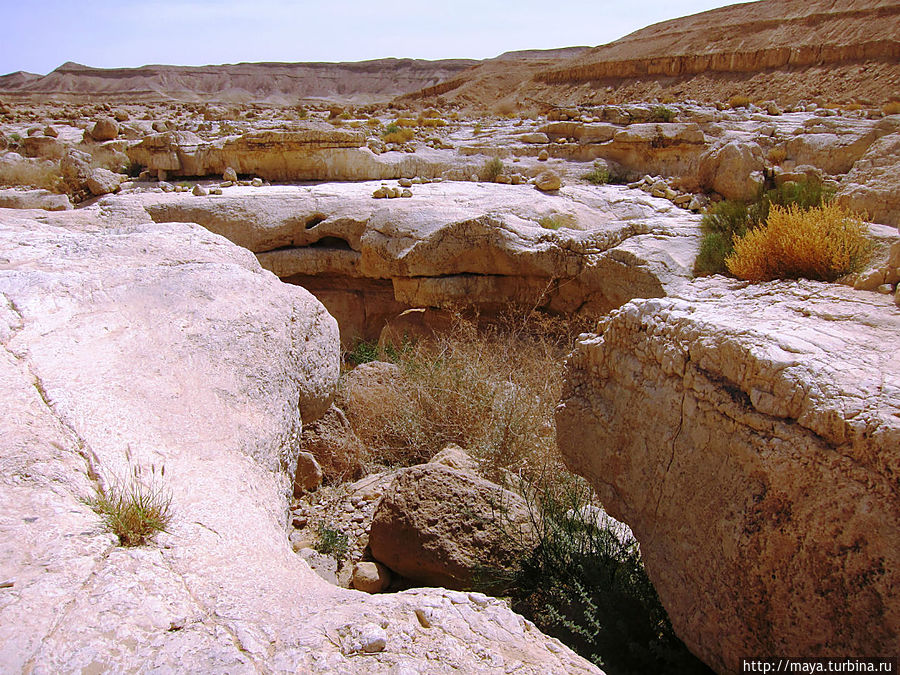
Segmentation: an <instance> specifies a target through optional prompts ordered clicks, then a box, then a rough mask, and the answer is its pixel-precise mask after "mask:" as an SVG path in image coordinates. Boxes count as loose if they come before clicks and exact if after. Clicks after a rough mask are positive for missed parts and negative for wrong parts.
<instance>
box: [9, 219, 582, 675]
mask: <svg viewBox="0 0 900 675" xmlns="http://www.w3.org/2000/svg"><path fill="white" fill-rule="evenodd" d="M132 216H133V217H129V214H128V213H127V211H124V210H122V209H118V210H117V209H116V207H115V206H112V207H110V206H109V205H107V206H105V207H90V208H86V209H80V210H77V211H67V212H61V213H58V214H57V213H47V214H43V215H41V216H40V217H39V218H38V217H35V214H33V213H30V212H5V213H3V214H2V221H0V342H2V347H3V348H2V349H0V390H2V396H3V400H4V414H3V415H2V416H0V438H2V441H0V468H2V471H0V482H2V485H3V487H2V489H0V513H2V514H3V518H2V523H0V541H2V545H0V551H3V553H2V554H0V582H2V583H0V594H2V603H0V624H2V625H3V626H4V629H3V631H0V663H3V664H4V667H5V668H8V669H11V670H15V671H20V670H34V671H35V672H71V671H82V670H93V671H113V672H124V671H133V670H140V669H147V668H152V669H158V670H162V671H175V670H177V671H179V672H209V671H211V670H212V671H230V672H250V671H259V670H262V671H266V672H307V671H316V672H322V671H329V672H363V671H365V672H372V671H373V670H375V671H391V670H395V671H403V670H404V669H407V670H409V669H413V670H417V669H419V668H420V667H422V666H423V664H426V663H427V664H428V665H427V668H428V669H429V671H431V672H450V671H454V670H455V671H460V670H461V671H467V672H479V671H481V670H487V669H489V668H512V669H515V668H518V669H520V671H521V672H532V673H542V672H547V671H556V672H579V673H589V672H598V671H597V670H596V669H595V668H593V667H592V666H590V665H589V664H588V663H587V662H585V661H584V660H582V659H579V658H578V657H576V656H575V655H574V654H572V652H570V651H569V650H568V649H566V648H564V647H562V645H560V644H559V643H558V642H557V641H555V640H551V639H548V638H547V637H545V636H544V635H542V634H541V633H540V632H538V631H537V630H536V629H535V628H534V627H533V626H532V625H531V624H529V623H527V622H525V621H524V620H523V619H522V618H521V617H519V616H517V615H515V614H513V613H512V612H511V611H510V610H509V609H507V608H506V606H505V605H504V604H503V603H502V602H500V601H498V600H493V599H489V598H487V597H485V596H482V595H479V594H465V593H453V592H450V591H442V590H428V591H410V592H406V593H402V594H398V595H392V596H368V595H365V594H362V593H360V592H358V591H345V590H342V589H338V588H335V587H333V586H331V585H329V584H327V583H325V582H324V581H321V580H320V579H319V577H318V576H316V575H315V574H314V573H313V572H312V571H311V570H310V569H309V567H308V566H307V565H306V563H305V562H303V560H301V559H300V557H299V556H297V555H296V554H295V553H293V551H292V550H291V548H290V546H289V544H288V539H287V536H286V522H285V521H286V517H287V498H288V495H289V492H290V483H291V474H290V469H291V467H292V465H295V464H296V458H297V453H298V452H299V444H298V435H299V433H300V430H301V421H302V422H307V421H310V420H314V419H315V418H316V417H317V416H319V415H321V414H322V413H323V411H324V410H325V409H326V408H327V406H328V404H329V401H330V398H331V393H332V390H333V387H334V385H335V382H336V379H337V375H338V340H337V328H336V325H335V322H334V320H333V319H332V318H331V317H330V316H329V315H328V314H327V312H325V311H324V309H323V307H322V306H321V304H319V303H318V302H317V301H316V300H315V299H314V298H313V297H312V296H311V295H309V294H308V293H307V292H306V291H304V290H302V289H300V288H298V287H296V286H290V285H285V284H281V283H280V282H278V280H277V279H276V278H275V277H274V276H273V275H272V274H270V273H269V272H266V271H264V270H262V269H261V268H260V267H259V265H258V263H257V261H256V260H255V259H254V257H253V255H252V254H251V253H249V252H248V251H246V250H242V249H240V248H238V247H236V246H234V245H233V244H231V243H230V242H228V241H227V240H225V239H224V238H222V237H220V236H217V235H215V234H212V233H210V232H208V231H207V230H205V229H204V228H201V227H199V226H197V225H191V224H186V223H159V224H156V223H152V222H149V220H148V219H147V217H146V215H144V216H143V221H141V219H140V214H138V213H133V214H132ZM163 466H164V467H165V472H164V473H163V474H160V471H161V467H163ZM136 467H140V468H141V469H143V471H144V472H145V473H144V474H143V475H147V474H148V473H149V472H150V471H151V470H153V474H154V475H155V476H157V477H158V478H159V479H160V480H162V483H161V486H162V487H163V488H164V489H165V490H166V491H167V493H169V494H171V498H172V501H171V509H172V513H173V517H172V520H171V522H170V523H169V525H168V526H167V527H166V531H165V532H162V533H159V534H157V535H156V536H155V537H154V538H152V539H151V541H150V543H148V544H147V545H144V546H140V547H131V548H128V547H122V546H120V545H118V541H117V538H116V537H115V536H114V535H113V534H112V533H110V532H109V531H107V529H106V528H105V527H104V525H103V524H102V522H101V518H100V516H98V515H97V514H96V513H94V512H93V511H92V510H91V508H90V507H89V506H88V505H87V503H86V501H87V500H89V499H90V498H91V497H92V495H95V494H96V491H97V489H98V487H99V486H100V485H105V486H107V489H109V488H110V486H112V485H113V484H114V483H115V481H116V480H120V481H128V480H129V477H130V476H131V475H132V472H133V470H134V469H135V468H136ZM362 653H365V654H368V655H369V656H368V657H367V658H366V659H357V658H355V657H356V656H357V655H359V654H362Z"/></svg>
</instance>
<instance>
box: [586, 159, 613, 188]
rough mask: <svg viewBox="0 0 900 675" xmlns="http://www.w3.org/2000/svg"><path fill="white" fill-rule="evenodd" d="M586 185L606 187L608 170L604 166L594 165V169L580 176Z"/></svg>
mask: <svg viewBox="0 0 900 675" xmlns="http://www.w3.org/2000/svg"><path fill="white" fill-rule="evenodd" d="M582 178H584V179H585V180H586V181H587V182H588V183H591V184H592V185H606V184H607V183H609V178H610V176H609V169H607V168H606V167H605V166H600V165H596V164H595V165H594V168H593V169H591V170H590V171H589V172H588V173H586V174H584V176H582Z"/></svg>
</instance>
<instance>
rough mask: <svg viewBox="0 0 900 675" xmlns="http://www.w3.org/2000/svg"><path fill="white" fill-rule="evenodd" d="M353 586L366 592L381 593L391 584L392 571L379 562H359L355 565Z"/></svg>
mask: <svg viewBox="0 0 900 675" xmlns="http://www.w3.org/2000/svg"><path fill="white" fill-rule="evenodd" d="M352 581H353V588H355V589H356V590H358V591H364V592H366V593H381V592H382V591H384V590H387V587H388V586H390V585H391V573H390V570H388V568H387V567H385V566H384V565H382V564H380V563H377V562H368V561H364V562H358V563H356V564H355V565H354V566H353V580H352Z"/></svg>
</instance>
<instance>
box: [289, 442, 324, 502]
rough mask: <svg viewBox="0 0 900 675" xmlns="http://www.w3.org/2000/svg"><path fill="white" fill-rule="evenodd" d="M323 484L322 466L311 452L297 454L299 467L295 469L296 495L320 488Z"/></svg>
mask: <svg viewBox="0 0 900 675" xmlns="http://www.w3.org/2000/svg"><path fill="white" fill-rule="evenodd" d="M321 484H322V467H320V466H319V463H318V462H317V461H316V458H315V457H314V456H313V455H312V454H311V453H309V452H301V453H300V454H299V455H297V469H296V471H294V496H295V497H300V496H302V495H303V494H305V493H307V492H312V491H313V490H316V489H318V487H319V486H320V485H321Z"/></svg>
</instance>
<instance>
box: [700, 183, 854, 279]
mask: <svg viewBox="0 0 900 675" xmlns="http://www.w3.org/2000/svg"><path fill="white" fill-rule="evenodd" d="M833 194H834V193H833V190H831V189H830V188H828V187H826V186H824V185H823V184H822V183H821V182H819V181H817V180H814V179H809V180H806V181H803V182H791V181H788V182H785V183H783V184H782V185H780V186H778V187H776V188H772V189H768V190H766V189H761V190H760V191H759V194H758V195H757V197H756V199H755V200H753V201H752V202H750V203H745V202H741V201H735V200H723V201H720V202H718V203H717V204H714V205H713V206H712V208H711V209H710V210H709V212H708V213H706V214H705V215H704V216H703V219H702V220H701V222H700V228H701V230H702V231H703V235H704V236H703V240H702V241H701V243H700V251H699V253H698V255H697V259H696V261H695V262H694V273H695V274H698V275H707V274H729V273H731V274H735V275H737V274H736V273H735V272H734V271H733V270H731V269H730V267H729V266H728V265H727V264H726V259H728V258H729V256H731V255H732V253H733V251H734V250H735V246H736V244H737V242H739V241H741V240H742V239H744V238H745V237H747V236H748V235H749V234H750V233H751V232H753V231H754V230H756V229H757V228H760V227H762V226H765V225H766V223H767V222H768V220H769V218H770V214H771V212H772V211H773V209H777V210H778V211H777V212H778V219H779V226H778V228H779V229H778V230H777V231H780V232H785V228H786V229H787V230H788V232H786V233H785V234H784V235H783V236H788V237H792V236H793V237H797V238H799V239H798V244H797V247H796V248H794V249H793V250H792V252H791V256H803V255H809V256H810V257H811V259H812V258H817V256H818V255H819V254H818V253H815V252H814V251H813V250H811V249H804V247H805V246H807V245H812V242H811V240H809V239H808V237H809V236H810V233H809V231H808V227H809V223H810V222H811V221H815V220H817V219H819V218H821V217H822V216H823V215H824V216H827V217H828V218H833V217H835V213H836V211H835V210H834V209H823V208H822V207H823V206H827V205H828V204H830V202H831V200H832V197H833ZM785 209H786V210H785ZM807 211H809V212H810V215H809V216H805V215H803V214H804V213H805V212H807ZM846 216H847V218H849V219H850V220H853V221H858V219H857V218H856V217H855V216H853V215H852V214H849V213H847V214H846ZM791 229H793V230H794V231H793V233H791V232H790V230H791ZM819 232H820V235H821V236H822V237H824V238H825V240H826V241H827V240H830V239H833V238H835V237H840V238H841V239H843V238H844V237H846V236H849V234H848V232H849V230H846V231H845V230H841V231H840V232H839V231H838V230H837V229H835V228H833V227H831V228H826V229H823V230H820V231H819ZM773 234H774V231H773ZM803 237H807V238H803ZM753 241H754V242H755V244H754V245H755V246H757V245H759V243H760V242H761V241H762V240H761V239H759V238H758V236H756V235H755V236H754V238H753ZM845 243H846V242H844V243H841V242H836V243H835V245H836V246H844V245H845ZM742 250H744V251H749V249H747V248H746V247H745V248H744V249H742ZM770 252H771V253H773V254H774V251H770ZM796 262H798V261H797V260H796V259H795V260H794V263H796ZM863 263H864V256H853V257H852V264H851V266H852V269H850V270H849V271H848V272H844V274H847V273H849V272H851V271H858V269H859V267H860V266H861V265H862V264H863ZM773 264H774V263H773ZM817 264H818V263H815V264H814V265H813V266H815V265H817ZM789 267H790V268H791V269H795V268H796V265H794V264H792V265H790V266H788V265H785V266H784V269H785V270H787V269H788V268H789ZM735 269H738V267H737V266H736V267H735ZM740 269H744V270H746V269H747V268H746V267H743V266H741V267H740ZM737 276H740V275H737ZM827 276H829V277H830V278H831V279H834V278H838V277H840V276H843V275H842V274H839V275H837V276H831V275H827ZM785 278H796V277H790V276H789V277H785ZM809 278H815V279H818V278H820V277H818V276H813V277H809Z"/></svg>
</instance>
